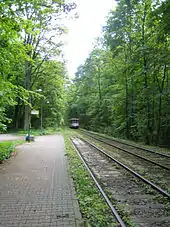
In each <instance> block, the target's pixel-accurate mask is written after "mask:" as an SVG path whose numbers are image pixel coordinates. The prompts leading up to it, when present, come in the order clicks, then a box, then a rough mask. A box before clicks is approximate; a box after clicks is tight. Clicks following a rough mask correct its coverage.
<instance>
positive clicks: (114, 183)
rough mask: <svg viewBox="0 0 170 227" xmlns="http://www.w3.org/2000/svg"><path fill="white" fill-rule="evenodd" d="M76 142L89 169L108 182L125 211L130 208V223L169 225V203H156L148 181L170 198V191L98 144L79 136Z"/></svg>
mask: <svg viewBox="0 0 170 227" xmlns="http://www.w3.org/2000/svg"><path fill="white" fill-rule="evenodd" d="M73 143H74V145H75V146H76V148H77V149H78V150H79V152H80V153H81V157H82V156H83V159H84V160H85V162H86V164H87V163H88V164H87V165H88V166H89V169H91V170H92V171H93V173H94V174H93V175H94V177H95V176H97V178H98V179H99V180H100V182H102V185H105V189H106V191H107V192H108V191H109V193H110V195H111V196H112V201H113V203H114V204H116V207H119V206H122V207H123V210H124V211H125V213H126V212H127V211H128V214H129V215H130V216H131V220H129V221H127V223H128V226H134V223H136V224H137V226H145V227H147V226H154V227H157V226H169V224H170V218H169V217H168V216H167V213H166V212H167V210H166V205H165V204H164V203H160V202H156V201H155V195H154V192H153V191H152V190H151V191H150V193H148V192H147V190H148V189H146V186H144V183H147V185H149V187H152V188H154V190H156V191H157V192H159V193H161V194H162V196H163V197H167V198H170V194H168V193H167V192H165V191H164V190H162V189H161V188H159V187H158V186H156V185H154V184H153V183H152V182H149V181H148V180H147V179H142V178H143V177H142V176H140V174H138V173H136V172H134V171H133V170H130V168H129V167H127V166H125V165H124V164H123V163H121V162H119V161H118V160H116V159H114V158H113V157H111V156H110V155H108V154H107V153H106V152H104V151H103V150H101V149H100V148H98V147H97V146H96V145H94V144H91V143H89V142H88V141H86V140H84V139H83V140H82V139H81V140H80V139H78V138H74V139H73ZM106 157H107V158H106ZM127 171H128V173H127ZM129 172H130V174H129ZM136 177H138V178H139V179H140V180H141V179H142V182H141V181H139V180H136ZM143 182H144V183H143ZM112 201H111V203H112ZM120 226H121V225H120Z"/></svg>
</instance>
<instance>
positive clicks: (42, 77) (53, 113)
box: [0, 0, 75, 130]
mask: <svg viewBox="0 0 170 227" xmlns="http://www.w3.org/2000/svg"><path fill="white" fill-rule="evenodd" d="M74 8H75V4H74V3H70V4H66V3H65V1H63V0H56V1H53V0H34V1H30V0H22V1H21V0H6V1H1V2H0V68H1V71H0V130H2V129H5V127H6V125H7V124H8V126H11V127H14V128H23V127H24V129H28V128H29V125H30V122H31V119H30V117H31V110H32V109H34V108H36V109H37V110H40V109H42V108H43V109H44V110H43V114H44V117H45V119H44V124H46V125H48V126H49V125H50V124H51V123H52V122H53V125H56V124H58V125H59V124H61V123H62V122H63V119H64V117H63V115H64V113H63V102H62V101H61V100H62V99H63V93H64V80H65V65H64V63H63V61H62V60H53V59H61V57H59V56H60V53H61V51H62V43H61V42H60V41H58V40H61V39H59V37H60V35H62V34H63V33H64V32H65V31H66V29H65V27H64V26H63V25H61V21H60V19H61V17H63V16H64V15H66V14H67V13H69V11H71V10H72V9H74ZM38 91H39V93H38ZM47 104H48V105H47ZM47 116H48V117H47ZM52 119H53V120H52ZM36 121H38V119H36V120H35V125H36ZM50 122H51V123H50ZM32 124H34V122H33V119H32ZM38 124H39V123H38ZM38 124H37V127H38Z"/></svg>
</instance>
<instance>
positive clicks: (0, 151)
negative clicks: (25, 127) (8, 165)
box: [0, 140, 24, 162]
mask: <svg viewBox="0 0 170 227" xmlns="http://www.w3.org/2000/svg"><path fill="white" fill-rule="evenodd" d="M22 143H24V141H23V140H16V141H1V142H0V162H2V161H3V160H5V159H8V158H9V157H10V155H11V153H12V152H14V150H15V146H16V145H19V144H22Z"/></svg>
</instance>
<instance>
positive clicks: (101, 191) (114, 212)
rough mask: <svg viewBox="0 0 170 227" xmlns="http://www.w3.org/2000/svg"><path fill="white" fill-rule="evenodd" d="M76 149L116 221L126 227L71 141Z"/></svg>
mask: <svg viewBox="0 0 170 227" xmlns="http://www.w3.org/2000/svg"><path fill="white" fill-rule="evenodd" d="M70 141H71V143H72V145H73V147H74V149H75V150H76V152H77V154H78V156H79V157H80V159H81V161H82V162H83V164H84V165H85V167H86V169H87V171H88V172H89V174H90V176H91V177H92V179H93V180H94V182H95V184H96V186H97V188H98V190H99V191H100V193H101V194H102V196H103V197H104V199H105V201H106V203H107V204H108V206H109V207H110V209H111V211H112V213H113V214H114V216H115V218H116V220H117V221H118V222H119V224H120V226H121V227H126V225H125V223H124V222H123V220H122V219H121V217H120V216H119V214H118V212H117V210H116V208H115V207H114V206H113V205H112V203H111V201H110V199H109V198H108V197H107V195H106V194H105V192H104V191H103V189H102V187H101V186H100V184H99V182H98V181H97V180H96V178H95V176H94V174H93V173H92V171H91V170H90V168H89V167H88V165H87V163H86V161H85V159H84V158H83V156H82V154H81V153H80V152H79V150H78V148H77V147H76V145H75V144H74V142H73V141H72V139H70Z"/></svg>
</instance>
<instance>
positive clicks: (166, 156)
mask: <svg viewBox="0 0 170 227" xmlns="http://www.w3.org/2000/svg"><path fill="white" fill-rule="evenodd" d="M79 130H80V131H82V132H85V133H88V134H89V135H93V136H98V137H100V138H103V139H108V140H111V141H114V142H116V143H117V144H119V145H125V146H128V147H131V148H136V149H138V150H140V151H143V152H145V154H146V153H151V154H154V155H155V157H165V158H167V159H168V160H170V155H168V154H165V153H160V152H157V151H154V150H151V149H148V148H145V147H141V146H137V145H134V144H129V143H125V142H122V141H118V140H116V139H113V138H111V139H110V138H108V137H106V136H103V135H98V134H96V133H95V132H89V131H87V130H85V129H79ZM169 165H170V164H169Z"/></svg>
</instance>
